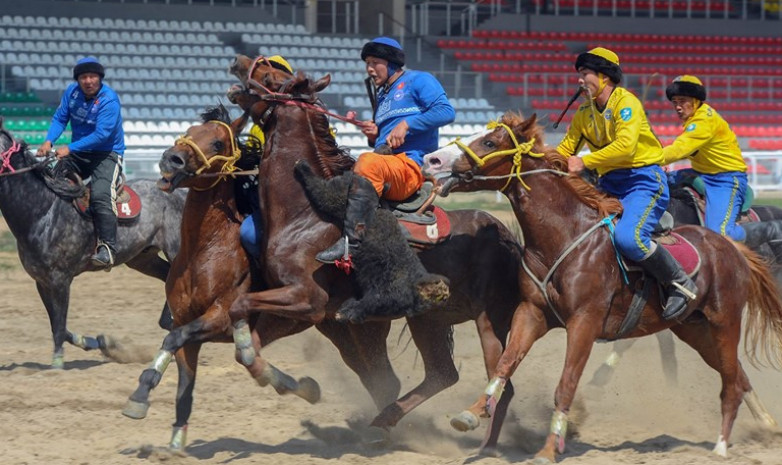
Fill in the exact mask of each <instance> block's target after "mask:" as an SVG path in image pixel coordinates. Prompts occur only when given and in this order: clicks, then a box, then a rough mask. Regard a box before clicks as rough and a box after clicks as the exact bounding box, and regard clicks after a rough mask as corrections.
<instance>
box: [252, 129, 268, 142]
mask: <svg viewBox="0 0 782 465" xmlns="http://www.w3.org/2000/svg"><path fill="white" fill-rule="evenodd" d="M250 135H251V136H255V137H257V138H258V140H259V141H261V145H263V144H265V143H266V135H265V134H264V133H263V129H261V127H260V126H258V125H257V124H253V126H252V127H251V128H250Z"/></svg>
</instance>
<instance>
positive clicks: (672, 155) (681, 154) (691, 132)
mask: <svg viewBox="0 0 782 465" xmlns="http://www.w3.org/2000/svg"><path fill="white" fill-rule="evenodd" d="M713 136H714V132H713V131H712V128H711V124H709V121H708V120H707V119H706V118H704V117H695V118H691V119H690V120H689V121H687V123H686V126H685V127H684V132H682V133H681V134H679V136H678V137H677V138H676V140H674V141H673V144H671V145H669V146H667V147H663V164H664V165H667V164H669V163H673V162H675V161H679V160H681V159H683V158H686V157H689V156H690V155H692V154H693V153H695V152H696V151H698V149H700V148H701V147H703V146H704V145H706V143H707V142H709V140H710V139H711V138H712V137H713Z"/></svg>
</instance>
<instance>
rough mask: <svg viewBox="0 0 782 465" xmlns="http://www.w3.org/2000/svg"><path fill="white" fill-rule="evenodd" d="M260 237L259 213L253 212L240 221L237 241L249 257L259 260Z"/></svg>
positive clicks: (261, 234) (261, 232)
mask: <svg viewBox="0 0 782 465" xmlns="http://www.w3.org/2000/svg"><path fill="white" fill-rule="evenodd" d="M262 237H263V231H261V212H259V211H254V212H253V214H252V215H250V216H248V217H247V218H245V219H244V221H242V225H241V226H240V227H239V239H240V240H241V242H242V246H243V247H244V248H245V250H247V252H249V253H250V255H252V256H253V257H255V258H257V259H260V258H261V238H262Z"/></svg>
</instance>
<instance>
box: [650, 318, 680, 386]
mask: <svg viewBox="0 0 782 465" xmlns="http://www.w3.org/2000/svg"><path fill="white" fill-rule="evenodd" d="M655 336H657V343H658V344H659V345H660V362H662V365H663V374H664V375H665V381H666V382H667V383H668V386H670V387H676V386H678V385H679V368H678V364H677V363H676V346H675V345H674V342H673V333H671V332H670V331H659V332H657V333H655Z"/></svg>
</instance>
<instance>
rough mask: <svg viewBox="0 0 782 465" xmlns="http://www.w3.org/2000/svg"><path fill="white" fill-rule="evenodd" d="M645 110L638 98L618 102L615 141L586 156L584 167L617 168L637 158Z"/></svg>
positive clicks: (615, 113) (615, 118)
mask: <svg viewBox="0 0 782 465" xmlns="http://www.w3.org/2000/svg"><path fill="white" fill-rule="evenodd" d="M643 116H644V109H643V107H642V106H641V102H640V101H639V100H638V99H636V98H622V99H621V100H619V101H618V102H617V105H616V108H615V111H614V115H613V120H614V127H615V128H616V130H615V134H616V137H614V140H613V141H612V142H611V143H610V144H608V145H606V146H605V147H603V148H601V149H600V150H595V151H594V152H592V153H590V154H588V155H585V156H584V165H586V167H587V168H589V169H597V168H601V167H606V166H616V165H617V161H618V160H621V159H627V160H632V159H633V157H634V156H635V149H636V145H637V144H638V137H639V135H640V134H641V124H642V121H643Z"/></svg>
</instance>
